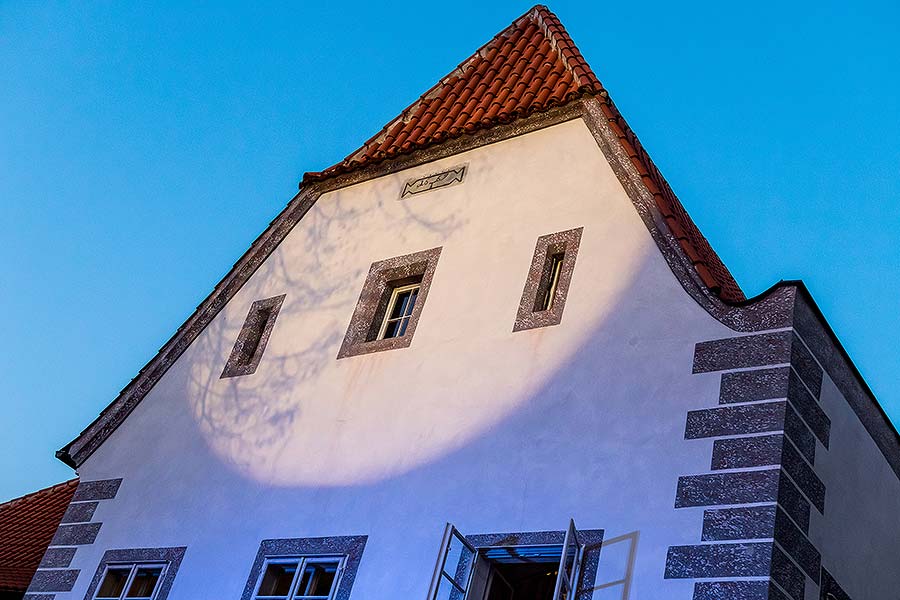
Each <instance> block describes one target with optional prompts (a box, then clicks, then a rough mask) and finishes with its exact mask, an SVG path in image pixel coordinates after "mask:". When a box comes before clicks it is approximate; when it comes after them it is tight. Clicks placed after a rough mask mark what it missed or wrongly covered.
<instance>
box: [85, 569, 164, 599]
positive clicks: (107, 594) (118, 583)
mask: <svg viewBox="0 0 900 600" xmlns="http://www.w3.org/2000/svg"><path fill="white" fill-rule="evenodd" d="M165 569H166V565H165V564H164V563H149V564H136V565H115V564H111V565H107V567H106V572H105V573H104V574H103V579H102V580H101V583H100V586H99V587H98V588H97V593H96V595H95V596H94V598H95V599H96V600H113V599H115V600H119V599H120V598H132V599H134V600H151V599H153V598H155V597H156V596H155V594H156V590H157V588H158V587H159V582H160V580H161V579H162V578H163V573H164V571H165Z"/></svg>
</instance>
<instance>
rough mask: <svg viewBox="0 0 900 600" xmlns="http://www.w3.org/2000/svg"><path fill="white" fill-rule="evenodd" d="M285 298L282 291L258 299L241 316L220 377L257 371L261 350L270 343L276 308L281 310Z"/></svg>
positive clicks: (276, 315) (276, 312) (263, 350)
mask: <svg viewBox="0 0 900 600" xmlns="http://www.w3.org/2000/svg"><path fill="white" fill-rule="evenodd" d="M284 297H285V294H282V295H280V296H273V297H272V298H266V299H265V300H257V301H256V302H254V303H253V304H252V305H251V306H250V312H248V313H247V318H246V319H244V324H243V326H242V327H241V331H240V333H238V337H237V340H235V342H234V348H232V350H231V355H230V356H229V357H228V361H227V362H226V363H225V369H223V370H222V375H221V376H220V379H225V378H226V377H238V376H240V375H250V374H252V373H255V372H256V368H257V367H258V366H259V362H260V361H261V360H262V356H263V353H264V352H265V351H266V344H268V343H269V336H270V335H271V334H272V328H273V327H274V326H275V319H276V318H277V317H278V311H279V310H281V305H282V304H283V303H284Z"/></svg>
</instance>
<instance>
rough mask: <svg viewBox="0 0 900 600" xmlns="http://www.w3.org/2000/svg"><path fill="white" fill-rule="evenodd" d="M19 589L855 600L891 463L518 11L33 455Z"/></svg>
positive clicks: (315, 181) (813, 313) (898, 465)
mask: <svg viewBox="0 0 900 600" xmlns="http://www.w3.org/2000/svg"><path fill="white" fill-rule="evenodd" d="M58 455H59V457H60V458H61V459H62V460H64V461H65V462H67V463H68V464H70V465H72V466H73V467H75V468H76V469H77V471H78V474H79V477H80V479H81V483H80V485H79V488H78V491H77V492H76V493H75V496H74V498H73V500H72V504H71V508H70V511H72V512H77V514H78V515H80V519H79V520H80V522H77V523H67V524H65V525H61V526H60V529H59V531H58V532H57V535H56V537H55V538H54V542H53V545H51V547H50V548H49V549H48V551H47V554H46V555H45V557H44V561H43V563H42V566H41V568H40V569H39V570H38V571H37V573H36V574H35V577H34V579H33V580H32V583H31V587H30V589H29V597H30V598H32V599H33V600H37V599H41V600H49V599H50V598H58V599H59V600H69V599H78V600H81V599H85V600H90V599H93V598H122V597H132V598H150V597H152V598H154V599H156V600H165V599H166V598H170V599H172V600H176V599H189V598H190V599H195V598H210V599H213V598H232V599H235V600H237V599H239V598H240V599H241V600H250V599H253V598H266V599H269V600H274V599H276V598H279V599H286V598H295V599H312V598H316V599H320V600H324V599H326V598H328V599H335V600H346V599H348V598H354V599H365V600H380V599H385V600H387V599H389V598H390V599H395V598H419V599H422V600H438V599H439V600H449V599H451V598H453V599H463V598H465V599H467V600H503V599H507V598H515V599H516V600H552V599H555V598H560V599H562V598H578V599H584V600H587V599H592V598H593V599H597V600H601V599H603V600H608V599H617V600H619V599H621V600H625V599H632V600H634V599H638V600H657V599H676V600H689V599H694V600H712V599H734V600H737V599H757V598H778V599H783V598H791V599H793V600H813V599H819V598H836V599H845V598H852V599H853V600H883V599H885V598H894V597H897V596H898V592H897V590H898V589H900V572H898V571H897V570H894V569H891V568H889V567H890V565H891V561H892V560H893V559H892V557H893V556H894V554H895V553H896V552H897V550H898V549H900V520H898V519H897V517H896V515H897V514H900V477H898V474H900V442H898V436H897V433H896V431H895V430H894V429H893V427H892V426H891V424H890V422H889V421H888V419H887V418H886V416H885V415H884V413H883V412H882V411H881V409H880V408H879V406H878V404H877V402H876V400H875V399H874V397H873V395H872V394H871V392H870V390H869V389H868V388H867V386H866V384H865V382H864V381H863V380H862V378H861V377H860V375H859V373H858V372H857V371H856V370H855V368H854V367H853V364H852V362H851V361H850V359H849V358H848V357H847V355H846V353H845V352H844V351H843V349H842V348H841V346H840V344H839V343H838V341H837V339H836V337H835V336H834V334H833V333H832V331H831V329H830V328H829V326H828V324H827V323H826V322H825V320H824V318H823V317H822V315H821V314H820V312H819V311H818V309H817V308H816V306H815V304H814V302H813V301H812V299H811V298H810V296H809V294H808V293H807V291H806V290H805V288H804V287H803V285H802V283H799V282H781V283H779V284H777V285H775V286H774V287H772V288H771V289H770V290H768V291H767V292H765V293H763V294H761V295H760V296H757V297H755V298H752V299H746V298H744V296H743V294H742V292H741V291H740V288H739V287H738V286H737V284H736V283H735V282H734V279H733V278H732V277H731V275H730V274H729V272H728V270H727V268H725V266H724V265H723V264H722V262H721V261H720V260H719V258H718V257H717V256H716V254H715V253H714V252H713V250H712V248H711V247H710V246H709V244H708V243H707V241H706V240H705V238H704V237H703V236H702V234H701V233H700V232H699V231H698V230H697V228H696V226H695V225H694V223H693V222H692V221H691V219H690V217H689V216H688V215H687V213H686V212H685V211H684V209H683V207H682V206H681V204H680V203H679V202H678V200H677V198H676V197H675V195H674V194H673V193H672V191H671V189H670V188H669V186H668V185H667V184H666V182H665V180H664V179H663V178H662V176H661V175H660V173H659V171H658V170H657V169H656V167H655V166H654V165H653V163H652V161H651V160H650V158H649V156H648V155H647V153H646V152H645V151H644V150H643V148H642V147H641V145H640V143H639V142H638V140H637V138H636V137H635V136H634V134H633V133H632V131H631V130H630V129H629V127H628V125H627V124H626V123H625V121H624V119H622V117H621V115H620V114H619V112H618V110H617V109H616V108H615V105H614V104H613V103H612V101H611V100H610V99H609V97H608V94H607V93H606V90H605V89H604V88H603V87H602V85H601V84H600V82H599V81H598V80H597V78H596V76H595V75H594V74H593V72H592V71H591V70H590V67H588V65H587V63H586V62H585V61H584V59H583V57H582V56H581V54H580V53H579V52H578V50H577V48H576V47H575V46H574V44H573V43H572V40H571V39H570V37H569V36H568V34H567V33H566V32H565V30H564V29H563V27H562V25H561V24H560V23H559V21H558V20H557V18H556V17H555V16H554V15H553V14H552V13H550V12H549V10H547V9H546V8H545V7H542V6H538V7H535V8H534V9H532V10H530V11H528V13H526V14H525V15H523V16H522V17H520V18H519V19H517V20H516V21H514V22H513V24H512V25H511V26H510V27H509V28H507V29H506V30H504V31H503V32H501V33H500V34H498V36H496V37H495V38H494V39H493V40H491V41H490V42H489V43H488V44H486V45H485V46H484V47H482V48H481V49H479V50H478V51H477V52H476V53H475V54H474V55H473V56H472V57H471V58H470V59H468V60H467V61H465V62H464V63H462V64H461V65H460V66H459V67H458V68H457V69H455V70H454V71H453V72H451V73H450V74H449V75H448V76H447V77H445V78H444V79H442V80H441V81H440V82H439V83H438V84H437V85H436V86H435V87H434V88H432V89H431V90H429V91H428V92H426V93H425V94H424V95H423V96H422V98H420V99H419V100H418V101H417V102H416V103H414V104H413V105H412V106H410V107H409V108H408V109H406V110H405V111H404V112H403V113H402V114H401V115H400V116H399V117H398V118H397V119H395V120H394V121H392V122H391V123H389V124H388V125H387V126H386V127H385V128H384V129H383V130H382V131H381V132H380V133H379V134H378V135H376V136H375V137H373V138H372V139H370V140H369V141H368V142H366V144H365V145H364V146H363V147H362V148H360V149H359V150H358V151H357V152H355V153H353V154H352V155H350V156H349V157H348V158H347V159H346V160H345V161H342V162H341V163H339V164H338V165H335V166H334V167H332V168H330V169H327V170H325V171H323V172H319V173H307V174H306V176H304V180H303V182H302V183H301V185H300V191H299V193H298V194H297V195H296V196H295V197H294V198H293V199H292V200H291V201H290V203H289V204H288V205H287V207H286V208H285V209H284V211H283V212H282V213H281V214H280V215H279V216H278V217H277V218H276V219H275V220H274V221H273V222H272V224H271V225H270V227H269V228H268V229H267V230H266V231H265V232H263V233H262V234H261V235H260V237H259V238H258V239H257V240H256V241H255V242H254V243H253V245H252V246H251V248H250V249H249V250H248V252H247V253H246V254H245V255H244V256H243V257H242V258H241V259H240V260H239V261H238V262H237V263H236V264H235V266H234V267H233V269H232V270H231V272H230V273H229V274H228V275H227V276H226V277H225V278H224V279H223V280H222V282H221V283H220V284H219V285H218V286H217V287H216V288H215V289H214V290H213V292H212V293H211V295H210V296H209V297H208V298H207V299H206V300H205V301H204V303H203V304H202V305H201V306H200V307H199V308H198V309H197V311H196V312H195V313H194V314H193V315H192V316H191V317H190V318H189V319H188V321H187V322H186V323H185V324H184V325H183V326H182V327H181V328H180V329H179V330H178V331H177V332H176V333H175V335H174V336H173V337H172V339H171V340H170V341H169V342H168V343H167V344H166V345H165V346H164V347H163V348H162V349H161V350H160V352H159V354H158V355H157V356H156V357H155V358H154V359H153V360H152V361H151V362H150V363H148V365H147V366H146V367H145V368H144V369H143V370H142V371H141V372H140V373H139V374H138V375H137V377H136V378H135V379H134V380H133V381H132V382H131V383H130V384H129V385H128V387H126V388H125V389H124V390H123V392H122V393H121V394H120V396H119V397H118V398H116V399H115V400H114V401H113V403H112V404H110V406H109V407H108V408H107V409H106V410H104V412H103V413H102V414H101V415H100V416H99V417H98V418H97V419H96V420H95V421H94V422H93V423H92V424H91V425H89V426H88V428H87V429H85V431H84V432H82V433H81V435H79V436H78V437H77V438H76V439H75V440H74V441H73V442H71V443H70V444H69V445H68V446H66V447H65V448H64V449H62V450H61V451H60V452H59V453H58Z"/></svg>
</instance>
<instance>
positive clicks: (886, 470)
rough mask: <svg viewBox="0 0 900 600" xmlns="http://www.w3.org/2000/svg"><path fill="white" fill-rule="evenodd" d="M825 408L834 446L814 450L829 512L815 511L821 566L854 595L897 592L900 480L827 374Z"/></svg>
mask: <svg viewBox="0 0 900 600" xmlns="http://www.w3.org/2000/svg"><path fill="white" fill-rule="evenodd" d="M820 402H821V406H822V409H823V410H824V411H825V412H826V413H827V414H828V416H829V417H831V434H830V447H829V449H828V451H827V452H826V451H822V452H819V453H817V455H816V465H815V467H816V473H817V475H818V477H819V478H821V480H822V482H823V483H824V485H825V489H826V492H825V512H824V514H818V513H817V512H816V511H813V513H812V515H811V517H810V527H809V538H810V541H812V542H813V543H814V544H815V545H816V547H817V548H818V550H819V551H820V552H821V555H822V567H823V568H824V569H826V570H827V571H828V572H829V573H830V574H831V576H832V577H833V579H834V580H835V581H836V582H837V584H838V585H839V588H843V591H844V592H845V593H846V596H841V595H837V597H838V598H844V597H849V598H853V600H878V599H882V598H893V597H896V596H897V590H898V589H900V570H898V569H897V568H896V566H897V555H898V549H900V519H898V517H897V515H900V480H898V479H897V476H896V474H895V473H894V471H893V470H892V469H891V467H890V465H889V464H888V463H887V461H885V459H884V458H883V455H882V453H881V451H880V450H879V448H878V446H877V444H876V442H875V440H873V439H872V437H871V435H869V433H868V432H867V431H866V429H865V428H864V427H863V424H862V422H861V421H860V420H859V418H858V417H857V415H856V413H855V412H854V410H853V408H852V407H851V406H850V404H848V402H847V400H846V399H845V398H844V397H843V396H842V395H841V393H840V392H839V391H838V389H837V387H836V386H835V384H834V381H833V380H832V379H831V377H829V376H828V375H826V376H825V378H824V380H823V381H822V392H821V398H820Z"/></svg>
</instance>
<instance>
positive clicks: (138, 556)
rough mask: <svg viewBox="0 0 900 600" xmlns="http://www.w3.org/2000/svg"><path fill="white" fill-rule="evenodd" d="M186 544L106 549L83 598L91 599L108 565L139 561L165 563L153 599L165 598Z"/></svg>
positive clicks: (129, 563)
mask: <svg viewBox="0 0 900 600" xmlns="http://www.w3.org/2000/svg"><path fill="white" fill-rule="evenodd" d="M186 550H187V546H177V547H171V548H130V549H121V550H107V551H106V552H104V553H103V556H102V557H101V558H100V564H99V565H98V566H97V572H96V573H94V578H93V579H91V584H90V585H89V586H88V589H87V592H85V594H84V600H93V598H94V594H95V593H97V588H98V586H99V585H100V581H101V580H102V578H103V575H104V574H105V573H106V568H107V567H108V566H116V565H135V564H140V563H165V565H166V567H165V570H164V571H163V576H162V579H161V580H160V582H159V584H158V585H159V587H158V588H157V590H156V594H155V595H154V596H153V600H166V598H167V597H168V596H169V590H171V589H172V583H173V582H174V581H175V575H176V574H177V573H178V567H180V566H181V559H182V558H184V553H185V551H186Z"/></svg>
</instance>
